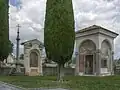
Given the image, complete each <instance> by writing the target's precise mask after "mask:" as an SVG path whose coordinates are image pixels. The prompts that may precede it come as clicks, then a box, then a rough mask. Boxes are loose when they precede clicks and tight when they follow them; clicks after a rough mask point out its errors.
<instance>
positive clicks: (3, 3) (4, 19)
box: [0, 0, 10, 61]
mask: <svg viewBox="0 0 120 90" xmlns="http://www.w3.org/2000/svg"><path fill="white" fill-rule="evenodd" d="M8 9H9V6H8V0H0V61H3V60H4V59H6V58H7V56H8V54H9V50H10V49H9V17H8Z"/></svg>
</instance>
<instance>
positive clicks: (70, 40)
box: [44, 0, 75, 80]
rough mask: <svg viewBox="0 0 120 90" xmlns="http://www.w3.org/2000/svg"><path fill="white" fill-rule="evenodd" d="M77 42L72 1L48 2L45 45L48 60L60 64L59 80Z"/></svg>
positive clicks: (57, 0)
mask: <svg viewBox="0 0 120 90" xmlns="http://www.w3.org/2000/svg"><path fill="white" fill-rule="evenodd" d="M74 40H75V31H74V13H73V6H72V0H47V5H46V16H45V28H44V45H45V50H46V54H47V57H48V59H50V60H53V61H54V62H56V63H57V64H58V68H59V69H58V72H59V73H58V79H59V80H60V78H61V73H60V72H61V70H62V68H63V67H64V64H65V63H66V62H68V61H69V60H70V59H71V57H72V54H73V49H74Z"/></svg>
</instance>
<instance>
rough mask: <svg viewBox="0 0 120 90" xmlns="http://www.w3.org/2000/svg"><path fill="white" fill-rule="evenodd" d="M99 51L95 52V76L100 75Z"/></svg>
mask: <svg viewBox="0 0 120 90" xmlns="http://www.w3.org/2000/svg"><path fill="white" fill-rule="evenodd" d="M100 70H101V50H100V49H97V50H96V75H100V73H101V71H100Z"/></svg>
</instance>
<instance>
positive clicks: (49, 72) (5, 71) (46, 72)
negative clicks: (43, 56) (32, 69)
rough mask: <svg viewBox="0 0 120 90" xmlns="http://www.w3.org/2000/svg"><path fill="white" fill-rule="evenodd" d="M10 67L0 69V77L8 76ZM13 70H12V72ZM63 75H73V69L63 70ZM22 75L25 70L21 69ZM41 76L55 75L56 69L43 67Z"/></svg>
mask: <svg viewBox="0 0 120 90" xmlns="http://www.w3.org/2000/svg"><path fill="white" fill-rule="evenodd" d="M10 70H11V68H10V67H4V68H1V69H0V75H8V74H9V72H10ZM14 70H15V68H14V69H13V71H14ZM64 70H65V75H75V69H74V68H65V69H64ZM21 71H22V73H25V68H23V67H22V68H21ZM43 75H44V76H54V75H57V68H56V67H44V68H43Z"/></svg>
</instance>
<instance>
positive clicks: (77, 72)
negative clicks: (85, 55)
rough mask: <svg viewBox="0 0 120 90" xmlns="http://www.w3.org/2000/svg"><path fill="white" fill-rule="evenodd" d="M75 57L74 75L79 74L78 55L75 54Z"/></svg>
mask: <svg viewBox="0 0 120 90" xmlns="http://www.w3.org/2000/svg"><path fill="white" fill-rule="evenodd" d="M75 55H76V67H75V75H78V74H79V53H78V52H75Z"/></svg>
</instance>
